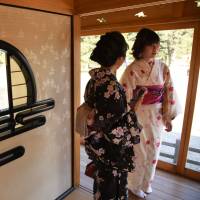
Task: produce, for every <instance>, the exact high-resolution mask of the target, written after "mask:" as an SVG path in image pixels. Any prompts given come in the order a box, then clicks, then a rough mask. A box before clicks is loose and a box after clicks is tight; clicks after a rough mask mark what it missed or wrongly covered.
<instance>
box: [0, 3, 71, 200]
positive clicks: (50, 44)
mask: <svg viewBox="0 0 200 200" xmlns="http://www.w3.org/2000/svg"><path fill="white" fill-rule="evenodd" d="M0 40H4V41H6V42H9V43H10V44H12V45H14V46H15V47H16V48H18V49H19V50H20V51H21V52H22V53H23V54H24V55H25V57H26V58H27V60H28V62H29V64H30V65H31V68H32V71H33V74H34V76H35V80H36V87H37V100H42V99H47V98H53V99H54V100H55V108H54V109H52V110H49V111H47V112H44V113H43V114H44V115H45V116H46V119H47V121H46V124H45V125H44V126H41V127H39V128H36V129H33V130H31V131H27V132H25V133H23V134H20V135H17V136H15V137H11V138H9V139H6V140H3V141H1V142H0V154H1V153H3V152H5V151H7V150H9V149H12V148H14V147H16V146H20V145H21V146H23V147H24V148H25V154H24V155H23V156H22V157H20V158H19V159H16V160H14V161H12V162H9V163H7V164H6V165H3V166H1V167H0V199H2V200H13V199H17V200H18V199H20V200H53V199H55V198H57V197H58V196H60V195H61V194H62V193H64V192H65V191H67V190H68V189H70V188H71V187H72V131H71V121H72V118H71V107H72V105H71V96H72V94H71V93H72V91H71V90H72V87H71V83H72V80H71V79H72V77H71V17H70V16H66V15H59V14H54V13H47V12H41V11H36V10H29V9H24V8H23V9H22V8H15V7H8V6H0ZM0 84H1V80H0ZM0 98H1V93H0Z"/></svg>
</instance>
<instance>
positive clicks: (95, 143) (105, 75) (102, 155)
mask: <svg viewBox="0 0 200 200" xmlns="http://www.w3.org/2000/svg"><path fill="white" fill-rule="evenodd" d="M127 49H128V45H127V43H126V41H125V39H124V37H123V36H122V34H121V33H119V32H108V33H106V34H105V35H102V36H101V38H100V40H99V41H98V42H97V44H96V48H95V49H94V50H93V52H92V54H91V56H90V59H91V60H93V61H95V62H97V63H99V64H100V65H101V67H100V68H97V69H93V70H91V71H90V72H89V73H90V75H91V79H90V80H89V82H88V84H87V86H86V90H85V102H86V103H87V104H88V105H89V106H90V107H92V108H93V112H92V113H90V116H89V117H88V133H89V136H88V137H86V139H85V148H86V152H87V154H88V156H89V158H90V159H91V160H92V161H93V162H94V163H95V165H96V169H97V170H96V172H95V175H94V187H93V190H94V199H95V200H109V199H115V200H118V199H126V200H127V199H128V190H127V173H128V172H131V171H133V170H134V151H133V145H134V144H137V143H139V140H140V137H139V133H140V131H141V126H140V125H139V123H138V121H137V117H136V115H135V112H134V105H131V107H132V109H131V110H130V111H129V112H127V111H126V108H127V102H126V96H125V92H124V89H123V87H122V86H121V85H120V84H119V82H118V81H117V79H116V70H117V69H118V68H119V67H120V66H121V65H122V63H123V62H124V59H125V57H126V51H127ZM131 129H132V130H131ZM130 130H131V132H130Z"/></svg>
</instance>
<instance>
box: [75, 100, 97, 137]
mask: <svg viewBox="0 0 200 200" xmlns="http://www.w3.org/2000/svg"><path fill="white" fill-rule="evenodd" d="M92 110H93V108H91V107H90V106H88V104H87V103H85V102H84V103H82V104H81V105H80V106H79V107H78V108H77V112H76V126H75V130H76V131H77V132H78V133H79V134H80V135H81V136H83V137H86V136H87V135H88V130H87V118H88V115H89V113H90V112H92Z"/></svg>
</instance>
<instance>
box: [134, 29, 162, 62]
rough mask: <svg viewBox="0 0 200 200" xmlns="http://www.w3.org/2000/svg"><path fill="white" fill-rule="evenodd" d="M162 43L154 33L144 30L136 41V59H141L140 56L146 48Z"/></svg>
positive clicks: (137, 36) (139, 33)
mask: <svg viewBox="0 0 200 200" xmlns="http://www.w3.org/2000/svg"><path fill="white" fill-rule="evenodd" d="M155 43H156V44H158V43H160V38H159V36H158V34H157V33H155V32H154V31H152V30H150V29H147V28H143V29H141V30H140V31H139V32H138V34H137V35H136V40H135V42H134V44H133V47H132V49H131V50H132V52H133V56H134V58H136V59H139V58H140V54H141V53H142V51H143V50H144V48H145V46H148V45H152V44H155Z"/></svg>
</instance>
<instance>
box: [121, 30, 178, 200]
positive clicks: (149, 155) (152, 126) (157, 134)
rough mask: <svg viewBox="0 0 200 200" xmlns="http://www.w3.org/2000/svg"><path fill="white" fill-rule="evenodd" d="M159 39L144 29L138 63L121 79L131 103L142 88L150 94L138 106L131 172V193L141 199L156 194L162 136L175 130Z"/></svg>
mask: <svg viewBox="0 0 200 200" xmlns="http://www.w3.org/2000/svg"><path fill="white" fill-rule="evenodd" d="M159 43H160V38H159V36H158V35H157V34H156V33H155V32H154V31H152V30H150V29H146V28H144V29H141V30H140V31H139V33H138V34H137V36H136V40H135V43H134V45H133V48H132V50H133V56H134V57H135V60H134V61H133V62H132V63H131V64H130V65H129V66H128V67H127V68H126V70H125V72H124V74H123V75H122V78H121V81H120V82H121V84H122V85H123V87H124V89H125V91H126V96H127V101H128V102H130V100H131V99H132V98H133V96H134V95H135V93H137V91H138V89H140V88H141V87H145V88H146V93H145V95H144V97H143V100H142V101H141V103H140V104H138V105H137V109H136V114H137V116H138V121H139V122H140V124H141V125H142V126H143V129H142V133H141V141H140V143H139V144H137V145H135V146H134V151H135V164H136V169H135V171H134V172H133V173H129V178H128V182H129V186H128V188H129V190H130V191H131V192H132V193H134V194H135V195H136V196H139V197H140V198H145V196H146V194H149V193H151V192H152V188H151V183H152V181H153V178H154V175H155V169H156V165H157V161H158V156H159V151H160V145H161V140H162V137H161V133H162V129H163V127H164V126H165V128H166V129H165V130H166V131H168V132H169V131H171V130H172V124H171V120H172V119H174V118H175V116H176V112H175V111H176V109H175V108H176V107H175V106H176V102H175V98H174V88H173V85H172V81H171V77H170V71H169V68H168V67H167V66H166V65H165V64H164V63H163V62H161V61H160V60H157V59H155V56H156V54H157V53H158V51H159V47H160V44H159Z"/></svg>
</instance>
